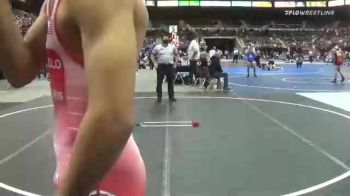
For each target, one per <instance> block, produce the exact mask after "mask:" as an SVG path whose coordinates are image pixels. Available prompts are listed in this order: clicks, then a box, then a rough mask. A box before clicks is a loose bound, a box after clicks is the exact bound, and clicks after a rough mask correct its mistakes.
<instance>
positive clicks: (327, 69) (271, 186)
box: [0, 63, 350, 196]
mask: <svg viewBox="0 0 350 196" xmlns="http://www.w3.org/2000/svg"><path fill="white" fill-rule="evenodd" d="M226 64H227V65H228V66H227V67H226V68H225V71H227V72H228V73H229V74H230V85H231V87H232V88H233V91H232V92H227V93H223V92H220V91H217V90H207V91H204V90H201V89H198V88H194V87H178V88H177V91H178V93H177V97H178V101H177V102H176V103H172V104H170V103H168V100H164V101H163V102H162V103H160V104H159V103H156V102H155V98H154V93H151V92H152V91H151V89H153V88H154V83H155V80H154V78H153V79H151V78H148V79H145V80H148V84H149V85H150V87H149V89H148V90H145V91H142V88H137V89H141V90H137V92H136V98H135V103H136V105H137V107H136V108H137V111H136V115H137V120H138V121H168V120H171V121H177V120H179V121H183V120H185V121H187V120H189V121H192V120H195V121H200V122H201V127H200V128H197V129H193V128H186V127H185V128H183V127H182V128H174V127H167V128H166V127H162V128H135V133H134V135H135V138H136V140H137V143H138V145H139V147H140V150H141V153H142V155H143V157H144V160H145V163H146V167H147V173H148V194H147V195H148V196H279V195H289V196H296V195H311V196H348V195H350V177H349V176H350V153H349V152H350V142H349V139H350V129H349V127H350V84H349V81H346V83H345V84H330V83H329V82H330V81H331V79H332V75H333V72H332V66H329V65H324V64H312V65H309V64H305V65H304V67H303V68H302V69H296V68H295V66H294V65H292V64H289V65H284V66H283V67H284V69H283V70H279V71H259V72H258V76H259V77H258V78H253V77H251V78H246V77H245V74H246V72H245V71H246V69H245V68H244V67H239V66H232V64H231V63H226ZM344 72H346V75H347V78H348V79H349V78H350V68H349V67H344ZM147 74H148V72H142V73H140V74H138V77H141V78H142V77H146V75H147ZM147 77H148V76H147ZM139 83H140V82H139ZM138 85H141V84H138ZM45 88H47V84H46V83H45V82H43V81H36V82H34V84H33V85H32V86H31V87H28V88H25V89H22V90H8V89H7V88H6V84H5V83H4V82H2V83H0V101H1V103H0V130H1V137H0V196H18V195H25V196H37V195H43V196H50V195H52V194H53V190H54V189H53V186H52V176H53V170H54V165H55V159H54V156H53V149H52V137H51V131H50V127H51V125H52V119H53V118H52V108H51V106H50V104H51V100H50V97H49V96H48V95H49V94H48V91H46V90H43V89H45ZM33 91H34V92H33ZM21 92H24V93H25V94H27V95H28V96H29V95H30V97H31V98H30V99H29V98H28V99H25V98H24V96H23V94H21ZM36 92H40V93H36ZM1 97H3V99H1ZM4 97H5V98H4ZM17 100H18V101H17Z"/></svg>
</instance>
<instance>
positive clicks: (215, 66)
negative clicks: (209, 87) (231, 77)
mask: <svg viewBox="0 0 350 196" xmlns="http://www.w3.org/2000/svg"><path fill="white" fill-rule="evenodd" d="M210 60H211V65H210V66H209V72H210V76H211V77H212V78H216V79H218V81H219V82H220V78H224V90H225V91H229V90H231V88H230V87H228V74H227V73H225V72H224V71H223V70H222V67H221V63H220V54H215V55H214V56H212V57H211V58H210Z"/></svg>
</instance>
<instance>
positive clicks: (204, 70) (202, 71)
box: [197, 51, 210, 88]
mask: <svg viewBox="0 0 350 196" xmlns="http://www.w3.org/2000/svg"><path fill="white" fill-rule="evenodd" d="M199 61H200V63H199V66H197V73H198V76H199V78H205V82H204V88H208V86H209V83H210V74H209V68H208V60H207V55H206V53H205V51H204V52H203V51H201V54H200V59H199Z"/></svg>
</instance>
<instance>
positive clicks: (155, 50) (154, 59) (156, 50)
mask: <svg viewBox="0 0 350 196" xmlns="http://www.w3.org/2000/svg"><path fill="white" fill-rule="evenodd" d="M157 54H158V48H157V46H155V47H154V48H153V50H152V53H151V60H152V62H153V64H154V65H157V64H158V62H157V61H156V57H155V55H157Z"/></svg>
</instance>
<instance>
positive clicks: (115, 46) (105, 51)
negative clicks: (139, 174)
mask: <svg viewBox="0 0 350 196" xmlns="http://www.w3.org/2000/svg"><path fill="white" fill-rule="evenodd" d="M66 2H67V4H69V6H68V9H69V13H72V15H73V16H72V18H73V20H75V21H76V23H77V25H78V26H79V28H80V31H81V37H82V44H83V50H84V62H85V71H86V76H87V81H88V91H89V100H88V103H89V105H88V110H87V112H86V114H85V117H84V119H83V121H82V123H81V126H80V132H79V135H78V138H77V141H76V144H75V150H74V152H73V155H72V159H71V164H70V166H69V168H68V173H67V176H66V177H65V178H64V179H63V180H62V183H63V184H62V185H61V186H60V187H59V189H58V192H57V195H59V196H77V195H88V193H89V192H90V191H91V190H92V189H94V188H95V186H96V185H97V183H98V182H99V181H101V180H102V179H103V177H104V175H105V174H106V173H107V172H108V171H109V170H110V169H111V167H112V166H113V165H114V163H115V162H116V160H117V159H118V157H119V155H120V154H121V152H122V150H123V148H124V146H125V145H126V142H127V141H128V139H129V137H130V134H131V132H132V129H133V126H134V99H133V97H134V82H135V72H136V59H137V55H138V51H137V43H136V42H137V41H136V40H137V39H136V33H135V27H134V17H133V11H134V5H133V3H132V1H130V0H100V1H96V0H75V1H69V2H68V1H66Z"/></svg>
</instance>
